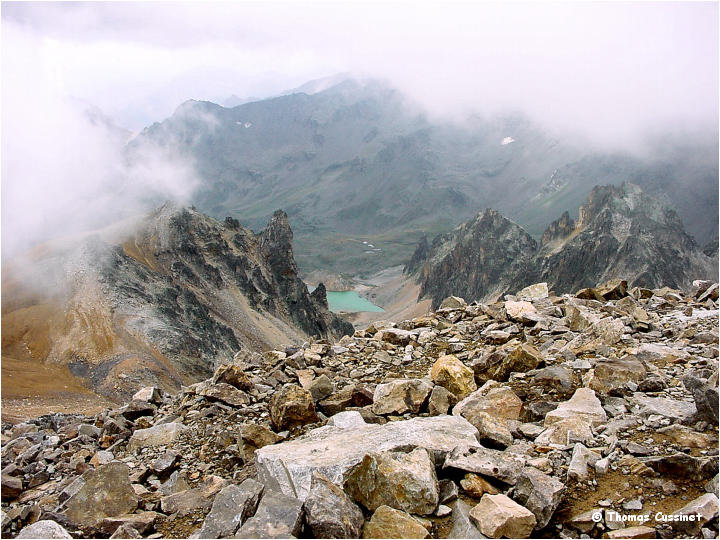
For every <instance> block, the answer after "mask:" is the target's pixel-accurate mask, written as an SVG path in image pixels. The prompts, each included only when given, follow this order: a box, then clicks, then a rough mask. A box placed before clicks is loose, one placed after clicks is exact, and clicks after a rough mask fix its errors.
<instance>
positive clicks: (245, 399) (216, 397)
mask: <svg viewBox="0 0 720 540" xmlns="http://www.w3.org/2000/svg"><path fill="white" fill-rule="evenodd" d="M195 392H196V393H197V395H199V396H204V397H206V398H208V399H209V400H210V401H222V402H223V403H226V404H228V405H231V406H233V407H243V406H244V405H247V404H248V403H250V396H248V395H247V394H246V393H245V392H243V391H242V390H238V389H237V388H235V387H234V386H231V385H229V384H226V383H216V384H212V383H210V382H209V381H204V382H201V383H200V384H198V385H197V387H196V388H195Z"/></svg>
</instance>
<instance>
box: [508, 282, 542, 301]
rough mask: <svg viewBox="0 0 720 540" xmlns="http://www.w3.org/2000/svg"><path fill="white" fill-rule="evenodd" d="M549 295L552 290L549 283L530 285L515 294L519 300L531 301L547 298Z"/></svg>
mask: <svg viewBox="0 0 720 540" xmlns="http://www.w3.org/2000/svg"><path fill="white" fill-rule="evenodd" d="M549 295H550V292H549V291H548V284H547V283H535V284H533V285H528V286H527V287H525V288H524V289H520V290H519V291H518V292H516V293H515V296H516V297H517V298H518V299H519V300H529V301H533V300H540V299H542V298H547V297H548V296H549Z"/></svg>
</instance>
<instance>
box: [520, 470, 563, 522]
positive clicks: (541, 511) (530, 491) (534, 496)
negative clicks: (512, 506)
mask: <svg viewBox="0 0 720 540" xmlns="http://www.w3.org/2000/svg"><path fill="white" fill-rule="evenodd" d="M564 492H565V486H564V485H563V483H562V482H560V481H559V480H556V479H555V478H553V477H552V476H548V475H547V474H545V473H542V472H540V471H539V470H537V469H536V468H534V467H527V468H526V469H524V470H523V472H522V474H521V475H520V476H519V477H518V479H517V482H516V483H515V491H514V492H513V499H515V501H516V502H518V503H519V504H521V505H522V506H524V507H525V508H527V509H528V510H530V511H531V512H532V513H533V514H534V515H535V519H536V520H537V524H536V525H535V528H536V529H542V528H543V527H545V526H546V525H547V524H548V522H549V521H550V518H552V515H553V514H554V513H555V510H556V509H557V507H558V505H559V504H560V502H561V501H562V498H563V494H564Z"/></svg>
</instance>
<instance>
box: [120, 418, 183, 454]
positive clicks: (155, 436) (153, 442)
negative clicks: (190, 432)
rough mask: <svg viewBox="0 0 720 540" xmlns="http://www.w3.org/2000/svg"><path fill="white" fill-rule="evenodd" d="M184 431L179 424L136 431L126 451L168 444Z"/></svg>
mask: <svg viewBox="0 0 720 540" xmlns="http://www.w3.org/2000/svg"><path fill="white" fill-rule="evenodd" d="M185 431H187V427H186V426H185V425H183V424H181V423H179V422H168V423H167V424H158V425H156V426H152V427H149V428H146V429H136V430H135V431H134V432H133V434H132V437H130V442H129V443H128V450H130V451H132V450H137V449H139V448H147V447H150V446H163V445H166V444H170V443H171V442H173V441H174V440H176V439H177V438H178V437H180V435H182V433H184V432H185Z"/></svg>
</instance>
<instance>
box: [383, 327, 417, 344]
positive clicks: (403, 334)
mask: <svg viewBox="0 0 720 540" xmlns="http://www.w3.org/2000/svg"><path fill="white" fill-rule="evenodd" d="M375 338H376V339H379V340H380V341H386V342H388V343H392V344H393V345H400V346H403V347H404V346H405V345H408V344H409V343H410V341H412V339H413V333H412V332H410V331H408V330H401V329H399V328H386V329H384V330H381V331H380V332H378V333H377V334H375Z"/></svg>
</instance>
